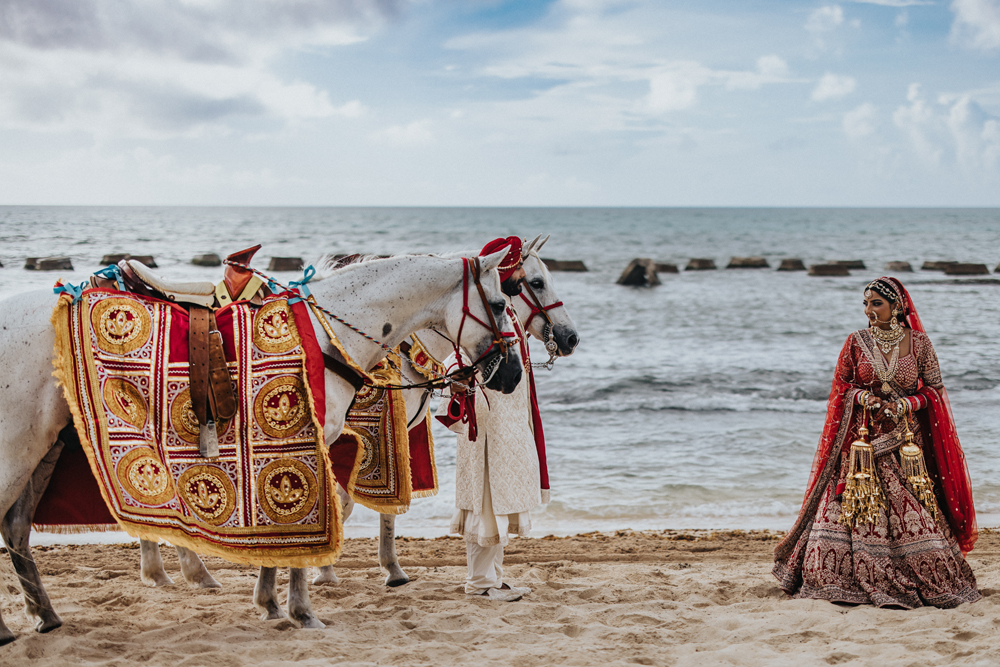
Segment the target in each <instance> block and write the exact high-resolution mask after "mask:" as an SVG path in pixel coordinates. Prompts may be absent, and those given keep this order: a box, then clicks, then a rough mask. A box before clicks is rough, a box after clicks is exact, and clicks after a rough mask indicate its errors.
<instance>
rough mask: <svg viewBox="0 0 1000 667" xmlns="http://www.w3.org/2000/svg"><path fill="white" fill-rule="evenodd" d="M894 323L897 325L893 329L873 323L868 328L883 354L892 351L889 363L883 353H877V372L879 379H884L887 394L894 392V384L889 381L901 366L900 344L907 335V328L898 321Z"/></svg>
mask: <svg viewBox="0 0 1000 667" xmlns="http://www.w3.org/2000/svg"><path fill="white" fill-rule="evenodd" d="M893 324H895V326H893V327H892V328H891V329H880V328H879V327H878V325H877V324H872V326H871V327H869V329H868V330H869V331H870V332H871V334H872V338H873V339H875V346H876V347H878V348H879V349H880V350H882V353H883V354H889V351H890V350H891V351H892V356H891V357H889V363H888V364H886V363H885V359H884V358H883V357H882V355H880V354H877V353H876V355H875V357H876V360H875V372H876V373H877V374H878V379H879V380H881V381H882V391H883V392H885V393H886V394H891V393H892V385H890V384H889V382H891V381H892V379H893V378H895V377H896V368H897V367H898V366H899V344H900V343H901V342H903V338H905V337H906V329H904V328H903V327H901V326H899V325H898V324H896V322H893Z"/></svg>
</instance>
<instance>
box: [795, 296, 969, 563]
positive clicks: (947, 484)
mask: <svg viewBox="0 0 1000 667" xmlns="http://www.w3.org/2000/svg"><path fill="white" fill-rule="evenodd" d="M879 280H881V281H883V282H885V283H889V284H890V285H892V287H893V288H894V289H895V290H896V293H897V296H898V297H899V301H900V305H901V306H902V310H903V315H904V317H905V319H906V325H907V326H908V327H909V328H910V329H912V330H913V331H919V332H920V333H924V327H923V323H922V322H921V321H920V316H919V315H918V314H917V309H916V307H914V305H913V300H912V299H910V294H909V292H907V291H906V288H905V287H903V284H902V283H901V282H899V281H898V280H896V279H895V278H880V279H879ZM911 345H912V339H911ZM853 380H854V372H853V364H852V361H851V338H850V337H848V339H847V342H846V343H845V344H844V348H843V349H842V350H841V352H840V357H839V359H838V361H837V369H836V371H835V372H834V375H833V386H832V387H831V389H830V398H829V400H828V402H827V412H826V424H825V425H824V427H823V435H822V436H821V437H820V441H819V446H818V447H817V448H816V456H815V457H814V458H813V464H812V471H811V472H810V475H809V483H808V485H807V486H806V495H805V499H804V500H803V507H804V506H805V505H806V504H807V503H808V502H809V499H810V497H811V495H812V493H813V491H814V489H815V487H816V483H817V481H818V480H819V478H820V476H821V474H822V472H823V471H824V470H825V469H826V466H827V464H828V463H829V462H830V456H831V454H833V453H834V452H833V448H834V444H835V443H836V442H837V441H838V435H839V434H840V431H841V427H842V422H843V421H844V416H845V412H848V411H853V403H854V394H855V392H854V391H851V390H852V389H854V390H856V389H857V387H856V386H855V385H853ZM917 393H918V394H921V395H923V396H924V397H925V398H926V399H927V404H928V407H927V409H926V410H923V411H921V412H918V413H917V416H918V419H919V421H920V423H921V424H922V425H923V426H924V428H925V431H926V432H927V433H928V434H929V435H930V441H931V442H930V447H929V449H930V451H925V452H924V454H925V456H924V458H925V460H926V462H927V468H928V472H929V473H930V474H931V476H932V477H933V478H934V483H935V486H936V488H938V489H940V491H941V493H940V495H939V500H943V501H944V502H943V507H942V509H943V510H944V515H945V517H946V518H947V520H948V525H949V527H950V528H951V530H952V533H954V535H955V539H956V540H957V541H958V545H959V547H960V548H961V549H962V552H963V553H968V552H970V551H972V548H973V546H975V544H976V539H977V538H978V537H979V529H978V527H977V525H976V509H975V505H974V504H973V500H972V481H971V480H970V479H969V468H968V466H967V465H966V462H965V454H964V453H963V452H962V445H961V443H960V442H959V440H958V433H957V432H956V431H955V419H954V417H953V416H952V413H951V403H950V402H949V401H948V392H947V390H945V388H944V385H942V386H941V387H940V388H935V387H931V386H929V385H926V384H924V381H923V379H922V378H921V379H920V380H919V385H918V389H917ZM849 416H850V415H848V417H849Z"/></svg>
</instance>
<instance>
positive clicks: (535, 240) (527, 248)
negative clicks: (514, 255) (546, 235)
mask: <svg viewBox="0 0 1000 667" xmlns="http://www.w3.org/2000/svg"><path fill="white" fill-rule="evenodd" d="M540 238H542V235H541V234H539V235H538V236H536V237H535V238H533V239H531V242H530V243H528V245H526V246H524V251H523V254H524V255H528V254H530V253H531V251H532V250H534V249H535V244H536V243H538V239H540Z"/></svg>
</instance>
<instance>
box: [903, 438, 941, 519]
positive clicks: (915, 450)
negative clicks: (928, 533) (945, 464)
mask: <svg viewBox="0 0 1000 667" xmlns="http://www.w3.org/2000/svg"><path fill="white" fill-rule="evenodd" d="M903 439H904V443H903V446H902V447H900V448H899V466H900V468H901V469H902V471H903V478H904V479H906V483H907V484H909V485H910V490H911V491H912V492H913V496H914V497H915V498H916V499H917V500H918V501H920V504H921V505H923V506H924V507H925V508H927V511H928V512H930V515H931V516H932V517H934V520H935V521H936V520H937V513H938V507H937V500H936V499H935V498H934V482H932V481H931V477H930V475H928V474H927V466H926V464H925V463H924V453H923V452H922V451H921V450H920V447H918V446H917V445H915V444H914V443H913V431H911V430H910V427H909V423H907V426H906V433H904V434H903Z"/></svg>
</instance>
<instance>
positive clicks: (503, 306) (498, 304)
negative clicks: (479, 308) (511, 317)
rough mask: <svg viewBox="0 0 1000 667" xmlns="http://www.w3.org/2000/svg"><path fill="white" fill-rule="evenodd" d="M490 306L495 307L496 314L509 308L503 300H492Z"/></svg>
mask: <svg viewBox="0 0 1000 667" xmlns="http://www.w3.org/2000/svg"><path fill="white" fill-rule="evenodd" d="M490 308H492V309H493V313H494V314H496V315H499V314H500V313H502V312H503V311H504V310H505V309H506V308H507V304H506V303H504V302H502V301H500V302H497V301H491V302H490Z"/></svg>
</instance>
